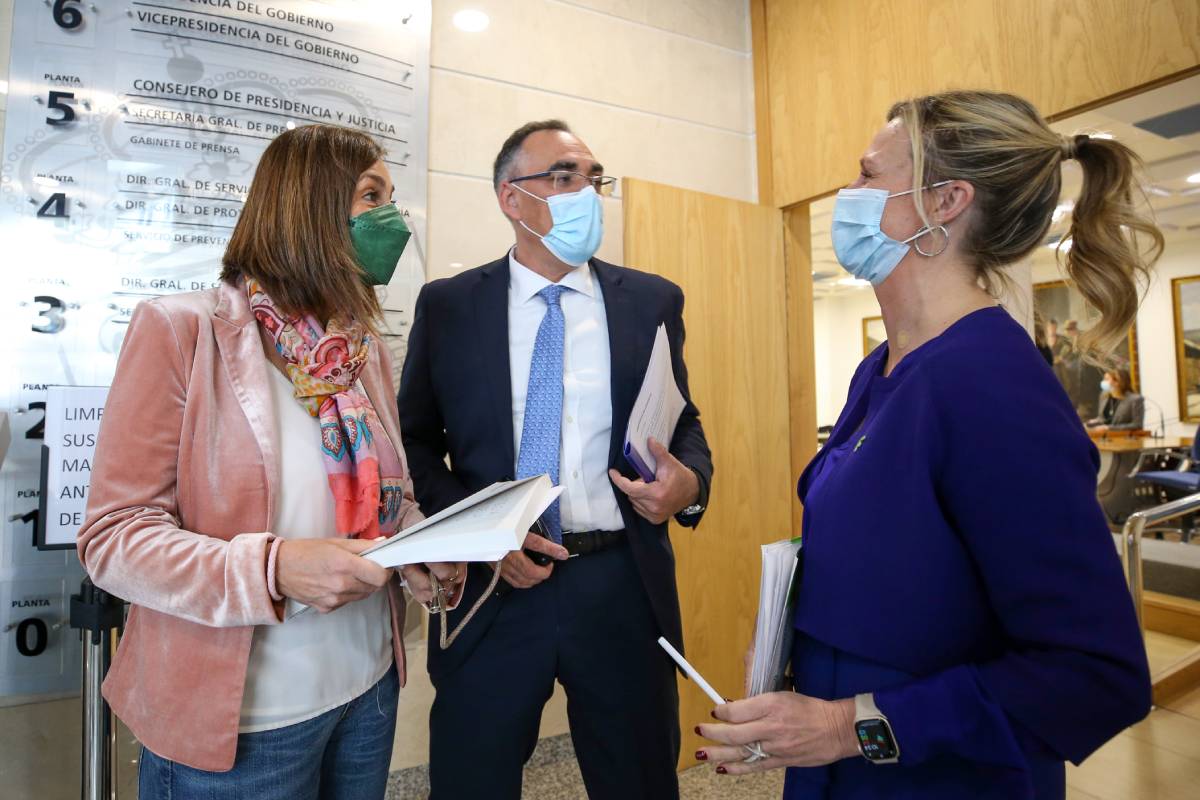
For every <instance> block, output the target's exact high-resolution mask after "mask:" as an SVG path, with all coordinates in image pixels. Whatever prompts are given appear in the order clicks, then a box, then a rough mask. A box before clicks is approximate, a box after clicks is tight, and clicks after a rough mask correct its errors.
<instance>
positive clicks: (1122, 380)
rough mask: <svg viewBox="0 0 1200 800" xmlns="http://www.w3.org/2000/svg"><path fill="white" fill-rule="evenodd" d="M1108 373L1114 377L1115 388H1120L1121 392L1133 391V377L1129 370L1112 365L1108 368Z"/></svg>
mask: <svg viewBox="0 0 1200 800" xmlns="http://www.w3.org/2000/svg"><path fill="white" fill-rule="evenodd" d="M1107 374H1109V375H1112V376H1113V377H1114V378H1116V379H1117V380H1116V388H1117V389H1120V390H1121V394H1123V395H1124V394H1129V393H1130V392H1132V391H1133V377H1132V376H1131V375H1130V374H1129V370H1127V369H1121V368H1120V367H1114V368H1113V369H1110V370H1108V373H1107Z"/></svg>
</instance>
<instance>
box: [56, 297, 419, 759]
mask: <svg viewBox="0 0 1200 800" xmlns="http://www.w3.org/2000/svg"><path fill="white" fill-rule="evenodd" d="M270 368H271V367H270V366H269V365H268V363H267V360H266V358H265V356H264V355H263V352H262V342H261V339H260V338H259V333H258V326H257V323H256V322H255V320H254V317H253V316H252V314H251V312H250V304H249V302H248V300H247V298H246V295H245V293H244V292H243V291H241V290H240V289H238V288H235V287H233V286H229V285H227V284H224V283H223V284H222V285H221V286H220V287H219V288H216V289H211V290H208V291H204V292H192V293H189V294H181V295H173V296H168V297H162V298H158V299H155V300H150V301H148V302H144V303H142V304H140V305H139V306H138V307H137V309H136V310H135V311H134V314H133V319H132V321H131V322H130V325H129V330H128V332H127V334H126V337H125V343H124V345H123V347H122V349H121V356H120V360H119V361H118V363H117V372H116V376H115V378H114V380H113V385H112V390H111V392H110V394H109V396H108V403H107V405H106V406H105V409H104V417H103V421H102V424H101V427H100V437H99V441H98V442H97V445H96V455H95V459H94V461H93V465H92V481H91V489H90V496H89V498H88V505H87V514H86V519H85V521H84V524H83V527H82V528H80V530H79V558H80V560H81V561H82V562H83V565H84V567H85V568H86V569H87V572H88V574H89V575H90V576H91V578H92V580H93V581H94V582H95V584H96V585H97V586H99V587H101V588H102V589H104V590H105V591H108V592H111V593H112V594H114V595H116V596H118V597H121V598H124V599H126V600H128V601H129V602H130V603H132V604H133V606H132V609H131V611H130V614H129V622H128V625H127V626H126V628H125V635H124V637H123V638H122V639H121V644H120V646H119V647H118V649H117V653H116V656H115V657H114V659H113V663H112V667H111V669H110V671H109V674H108V678H107V680H106V681H105V682H104V696H105V698H107V700H108V702H109V704H110V705H111V706H112V708H113V710H114V711H115V712H116V714H117V716H119V717H120V718H121V719H122V720H124V722H125V724H126V725H128V726H129V729H130V730H131V731H133V733H134V735H135V736H137V737H138V739H139V740H140V741H141V742H142V743H143V744H144V745H145V746H146V747H148V748H150V750H152V751H153V752H155V753H157V754H158V755H160V756H162V757H164V758H169V759H171V760H173V761H178V762H180V763H182V764H186V765H188V766H190V767H195V768H197V769H204V770H210V771H225V770H228V769H231V768H232V767H233V762H234V755H235V753H236V750H237V735H238V721H239V717H240V714H241V705H242V690H243V688H244V685H245V679H246V662H247V660H248V658H249V654H250V641H251V636H252V634H253V631H254V626H255V625H276V624H279V623H280V622H281V621H282V613H283V604H282V603H280V602H275V601H273V600H272V597H271V591H270V589H269V588H268V586H271V587H273V586H274V566H275V558H274V556H275V552H276V551H277V549H278V546H279V542H280V541H282V540H281V539H278V538H277V537H276V536H275V535H274V534H272V533H271V532H270V530H269V528H270V522H271V520H272V519H273V518H274V511H275V506H274V504H275V503H276V502H277V498H278V497H279V475H278V455H277V452H276V442H277V441H278V432H277V431H276V430H275V423H274V418H273V415H272V413H271V411H270V403H271V395H270V388H269V386H268V384H267V380H268V378H269V376H268V374H267V370H268V369H270ZM390 376H391V367H390V363H389V357H388V353H387V348H385V347H382V346H380V344H379V343H378V342H377V343H376V344H375V345H374V346H373V347H372V348H371V360H370V362H369V363H368V365H367V366H366V367H365V368H364V370H363V372H362V375H361V378H360V380H361V382H362V386H363V388H364V389H365V390H366V392H367V395H368V396H369V397H370V399H371V402H372V403H373V404H374V405H375V409H376V411H377V412H378V414H379V417H380V418H381V419H382V421H383V426H384V428H385V429H386V431H387V434H388V436H389V437H391V440H392V444H393V445H395V447H396V452H397V453H398V454H399V455H400V461H401V464H402V465H403V467H404V471H405V481H406V490H405V493H404V494H405V504H404V507H403V509H402V511H401V527H408V526H409V525H412V524H414V523H415V522H418V521H420V519H421V512H420V511H419V510H418V508H417V504H416V500H415V499H414V498H413V494H412V481H411V479H410V478H409V477H408V475H407V472H408V464H407V461H406V460H405V457H404V450H403V447H402V445H401V442H400V430H399V421H398V414H397V411H396V395H395V393H394V392H393V391H392V384H391V380H390ZM388 593H389V595H390V600H391V612H392V641H393V645H394V648H395V652H396V665H397V668H398V669H399V671H400V682H401V685H403V683H404V680H405V671H404V649H403V638H402V636H401V630H402V620H403V613H404V594H403V591H402V589H401V588H400V584H399V580H398V579H397V580H394V581H392V583H391V584H390V585H389V586H388ZM281 677H282V676H281Z"/></svg>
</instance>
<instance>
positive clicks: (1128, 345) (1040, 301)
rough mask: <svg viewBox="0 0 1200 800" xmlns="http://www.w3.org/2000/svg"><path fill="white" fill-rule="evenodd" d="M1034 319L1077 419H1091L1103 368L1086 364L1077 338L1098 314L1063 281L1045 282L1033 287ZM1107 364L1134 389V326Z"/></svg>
mask: <svg viewBox="0 0 1200 800" xmlns="http://www.w3.org/2000/svg"><path fill="white" fill-rule="evenodd" d="M1033 310H1034V316H1035V319H1037V320H1039V321H1040V323H1041V325H1042V326H1043V330H1042V331H1041V333H1042V336H1039V337H1038V341H1039V342H1040V341H1043V339H1044V341H1045V344H1046V346H1047V347H1049V348H1050V352H1051V354H1052V356H1053V361H1052V365H1053V368H1054V374H1055V376H1056V377H1057V378H1058V380H1059V383H1061V384H1062V387H1063V389H1065V390H1066V392H1067V396H1068V397H1070V398H1071V405H1073V406H1074V407H1075V411H1076V413H1078V414H1079V416H1080V418H1081V419H1093V418H1095V417H1097V416H1099V412H1100V408H1099V406H1100V394H1101V391H1100V382H1101V381H1102V380H1103V379H1104V368H1103V367H1101V366H1097V365H1096V364H1091V363H1088V362H1087V361H1086V360H1085V359H1084V358H1083V355H1082V353H1081V351H1080V349H1079V346H1078V343H1079V337H1080V336H1081V335H1082V334H1083V333H1085V332H1087V331H1088V330H1090V329H1091V327H1092V326H1093V325H1095V324H1096V321H1097V320H1098V319H1099V317H1100V315H1099V314H1098V313H1097V312H1096V310H1095V309H1094V308H1092V307H1091V306H1089V305H1088V303H1087V301H1086V300H1084V299H1083V295H1081V294H1080V293H1079V290H1078V289H1076V288H1075V287H1073V286H1071V285H1070V284H1068V283H1067V282H1066V281H1049V282H1047V283H1036V284H1034V286H1033ZM1110 360H1111V365H1112V368H1114V369H1122V370H1127V371H1128V372H1129V378H1130V382H1131V383H1132V385H1133V388H1134V390H1135V391H1136V390H1138V388H1139V385H1140V381H1139V379H1138V358H1137V328H1136V326H1131V327H1130V328H1129V331H1128V332H1127V333H1126V334H1125V338H1123V339H1122V340H1121V341H1120V342H1119V343H1118V344H1117V346H1116V347H1114V348H1113V351H1112V354H1111V357H1110Z"/></svg>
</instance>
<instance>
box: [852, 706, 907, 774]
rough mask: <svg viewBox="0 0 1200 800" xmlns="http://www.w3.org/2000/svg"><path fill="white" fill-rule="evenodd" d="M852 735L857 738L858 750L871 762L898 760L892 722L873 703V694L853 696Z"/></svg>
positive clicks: (890, 762)
mask: <svg viewBox="0 0 1200 800" xmlns="http://www.w3.org/2000/svg"><path fill="white" fill-rule="evenodd" d="M854 736H855V738H856V739H857V740H858V752H860V753H862V756H863V758H865V759H866V760H867V761H870V762H871V763H872V764H895V763H897V762H899V761H900V746H899V745H898V744H896V737H895V735H894V734H893V733H892V724H891V723H890V722H888V718H887V717H885V716H884V715H883V712H882V711H880V710H879V707H878V706H876V705H875V696H874V695H871V694H860V695H855V697H854Z"/></svg>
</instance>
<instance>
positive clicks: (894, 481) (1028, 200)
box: [696, 92, 1162, 800]
mask: <svg viewBox="0 0 1200 800" xmlns="http://www.w3.org/2000/svg"><path fill="white" fill-rule="evenodd" d="M1068 159H1075V160H1077V161H1078V162H1079V164H1080V166H1081V167H1082V170H1083V178H1084V180H1083V189H1082V195H1081V196H1080V198H1079V199H1078V201H1077V202H1076V205H1075V210H1074V216H1073V218H1072V223H1071V230H1070V232H1069V233H1068V237H1069V238H1070V239H1071V240H1072V242H1073V246H1072V247H1071V248H1070V250H1068V251H1066V253H1065V261H1066V271H1067V273H1068V275H1069V276H1070V278H1071V279H1072V280H1073V281H1074V283H1075V285H1076V286H1077V287H1078V288H1079V290H1080V291H1081V292H1082V294H1083V295H1084V297H1086V298H1087V300H1088V301H1089V302H1090V303H1091V304H1092V305H1093V306H1094V307H1095V308H1096V309H1097V310H1099V311H1100V313H1101V314H1102V318H1101V321H1100V322H1099V323H1097V325H1096V326H1095V327H1094V328H1093V329H1092V330H1091V331H1090V336H1091V337H1092V338H1091V341H1090V342H1085V343H1084V344H1085V346H1086V345H1089V344H1090V345H1091V347H1092V354H1093V357H1095V358H1100V357H1101V354H1102V353H1103V352H1105V348H1107V347H1109V346H1111V344H1112V343H1113V341H1114V340H1116V339H1118V338H1120V336H1121V335H1122V334H1123V333H1124V331H1125V330H1126V329H1127V328H1128V326H1129V324H1130V323H1131V322H1132V321H1133V318H1134V316H1135V314H1136V312H1137V304H1138V283H1139V281H1141V280H1143V279H1144V278H1145V277H1146V274H1147V270H1148V268H1149V266H1150V265H1151V264H1152V263H1153V261H1154V259H1155V258H1157V256H1158V253H1159V252H1160V251H1161V248H1162V235H1161V234H1160V233H1159V231H1158V230H1157V229H1156V228H1155V227H1154V226H1153V225H1152V224H1150V223H1149V222H1147V221H1146V220H1145V219H1144V218H1143V217H1141V216H1139V214H1138V213H1137V212H1136V211H1135V209H1134V207H1133V204H1132V196H1133V187H1134V183H1133V170H1134V167H1135V165H1136V162H1137V158H1136V156H1135V155H1134V154H1133V153H1132V152H1131V151H1130V150H1129V149H1128V148H1126V147H1125V146H1124V145H1122V144H1120V143H1119V142H1116V141H1113V140H1109V139H1100V138H1089V137H1087V136H1073V137H1062V136H1060V135H1059V134H1057V133H1055V132H1053V131H1051V130H1050V129H1049V128H1048V127H1047V126H1046V123H1045V121H1044V120H1043V119H1042V118H1041V117H1040V116H1039V115H1038V113H1037V111H1036V109H1034V108H1033V107H1032V106H1030V105H1029V104H1028V103H1027V102H1025V101H1024V100H1021V99H1020V98H1017V97H1013V96H1011V95H1005V94H998V93H992V92H947V93H944V94H939V95H934V96H930V97H923V98H919V99H916V100H910V101H906V102H902V103H898V104H897V105H895V106H894V107H893V108H892V109H891V111H890V112H889V114H888V123H887V125H886V126H884V128H883V129H882V130H880V131H879V133H878V134H877V135H876V136H875V138H874V140H873V141H872V142H871V144H870V146H869V147H868V148H867V151H866V153H865V154H864V155H863V157H862V159H861V162H860V163H861V174H860V175H859V177H858V179H857V180H856V181H855V182H854V183H853V184H852V185H851V186H850V187H849V188H847V189H843V190H842V191H841V192H840V193H839V194H838V198H837V204H836V206H835V209H834V214H833V225H832V236H833V244H834V249H835V251H836V253H837V256H838V260H839V261H840V262H841V263H842V265H843V266H844V267H845V268H846V269H847V270H848V271H850V272H851V273H852V274H854V275H855V276H857V277H860V278H863V279H866V280H869V281H870V282H871V283H872V284H873V285H874V288H875V294H876V296H877V297H878V299H879V304H880V307H881V308H882V312H883V320H884V325H885V326H886V328H887V333H888V339H887V342H885V343H884V344H883V345H881V346H880V347H879V348H878V349H877V350H875V352H873V353H872V354H871V355H870V356H868V357H867V358H866V360H865V361H863V363H862V364H861V365H860V366H859V368H858V371H857V373H856V374H855V376H854V379H853V381H852V382H851V386H850V393H849V398H848V400H847V403H846V406H845V409H844V410H843V411H842V415H841V418H840V419H839V420H838V422H837V425H836V427H835V428H834V430H833V433H832V435H831V437H830V439H829V442H828V444H827V445H826V446H825V447H824V448H823V449H822V450H821V452H820V453H819V454H818V455H817V456H816V458H814V459H813V461H812V463H810V464H809V466H808V468H807V469H806V470H805V472H804V474H803V475H802V476H801V478H800V484H799V494H800V499H801V500H802V501H803V503H804V548H803V563H802V565H801V568H800V583H799V588H798V593H797V601H796V610H795V627H796V639H795V647H794V649H793V652H792V669H793V672H794V674H795V688H796V691H795V692H777V693H772V694H766V695H761V696H759V697H755V698H751V699H748V700H742V701H738V702H734V703H729V704H726V705H722V706H719V707H717V709H716V711H715V713H714V716H715V717H716V718H717V719H718V720H719V722H718V723H713V724H707V725H701V726H700V732H701V733H702V734H703V735H704V736H706V737H707V738H709V739H712V740H713V741H714V742H715V743H716V744H714V745H711V746H707V747H705V748H704V749H702V750H700V751H698V752H697V754H696V756H697V758H698V759H700V760H702V761H703V760H707V761H710V762H714V763H716V764H718V771H719V772H726V773H729V774H736V773H743V772H748V771H753V770H759V769H771V768H776V767H790V768H791V769H789V770H788V774H787V779H786V786H785V791H784V795H785V798H788V800H800V798H806V799H807V798H839V799H840V798H910V797H911V798H916V797H920V798H963V797H971V798H1039V800H1040V799H1041V798H1062V797H1063V796H1064V794H1065V770H1064V765H1063V762H1064V761H1068V760H1070V761H1073V762H1076V763H1078V762H1079V761H1082V760H1083V759H1084V758H1086V757H1087V756H1088V754H1090V753H1091V752H1093V751H1094V750H1095V749H1096V748H1098V747H1099V746H1100V745H1102V744H1103V743H1104V742H1106V741H1107V740H1108V739H1109V738H1111V737H1112V736H1114V735H1115V734H1116V733H1118V732H1119V731H1121V730H1122V729H1123V728H1125V727H1126V726H1128V725H1130V724H1132V723H1134V722H1136V721H1137V720H1139V719H1141V718H1142V717H1143V716H1144V715H1145V714H1146V713H1147V710H1148V709H1149V705H1150V680H1149V670H1148V667H1147V664H1146V655H1145V650H1144V647H1143V644H1142V640H1141V637H1140V632H1139V630H1138V625H1137V620H1136V618H1135V616H1134V613H1133V605H1132V603H1131V601H1130V597H1129V593H1128V592H1127V591H1126V588H1125V585H1124V581H1123V579H1122V573H1121V566H1120V564H1119V562H1118V559H1117V555H1116V552H1115V549H1114V548H1113V543H1112V539H1111V538H1110V536H1109V533H1108V529H1107V527H1106V525H1105V521H1104V516H1103V514H1102V513H1101V510H1100V507H1099V505H1098V503H1097V501H1096V495H1095V492H1096V470H1097V466H1098V458H1097V453H1096V449H1095V447H1093V446H1092V444H1091V442H1090V440H1089V439H1088V437H1087V435H1086V434H1085V432H1084V430H1083V426H1082V425H1081V424H1080V422H1079V418H1078V416H1077V415H1076V414H1075V411H1074V410H1073V409H1072V407H1071V403H1070V401H1069V400H1068V399H1067V396H1066V395H1065V394H1064V392H1063V390H1062V388H1061V387H1060V386H1059V384H1058V382H1057V381H1056V380H1055V377H1054V374H1053V372H1052V371H1051V370H1050V368H1049V367H1048V366H1047V365H1046V362H1045V361H1044V359H1042V358H1041V356H1040V355H1039V354H1038V351H1037V349H1036V347H1035V346H1034V343H1033V341H1032V339H1030V337H1029V336H1028V334H1027V333H1026V332H1025V330H1024V329H1023V328H1022V327H1021V326H1020V325H1019V324H1018V323H1016V322H1015V321H1013V319H1012V318H1011V317H1010V316H1009V315H1008V314H1007V312H1005V311H1004V310H1003V309H1001V308H1000V307H998V306H997V304H996V300H995V293H994V292H993V291H991V290H993V289H994V288H995V287H997V286H999V285H1002V284H1003V281H1004V274H1003V271H1002V268H1003V267H1005V266H1007V265H1009V264H1012V263H1014V262H1016V261H1018V260H1020V259H1022V258H1024V257H1026V256H1028V255H1029V253H1030V252H1032V251H1033V249H1034V248H1035V247H1037V246H1038V245H1039V244H1041V243H1042V242H1043V241H1044V239H1045V236H1046V232H1047V229H1048V228H1049V226H1050V221H1051V214H1052V212H1053V211H1054V207H1055V205H1056V204H1057V203H1058V199H1059V190H1060V185H1061V178H1060V173H1061V166H1062V163H1063V162H1064V161H1066V160H1068ZM1147 243H1148V244H1149V248H1148V249H1145V248H1143V247H1142V246H1141V245H1143V244H1147Z"/></svg>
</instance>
